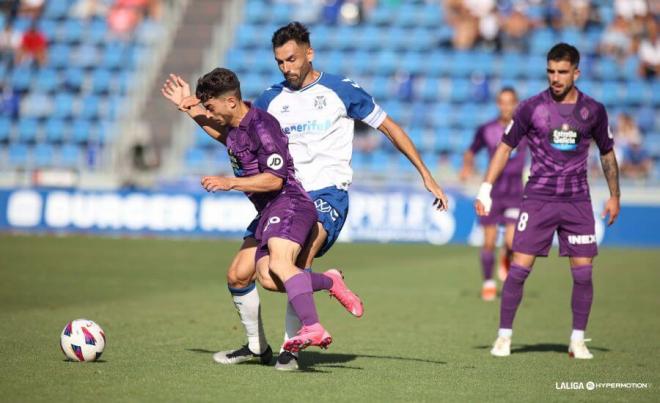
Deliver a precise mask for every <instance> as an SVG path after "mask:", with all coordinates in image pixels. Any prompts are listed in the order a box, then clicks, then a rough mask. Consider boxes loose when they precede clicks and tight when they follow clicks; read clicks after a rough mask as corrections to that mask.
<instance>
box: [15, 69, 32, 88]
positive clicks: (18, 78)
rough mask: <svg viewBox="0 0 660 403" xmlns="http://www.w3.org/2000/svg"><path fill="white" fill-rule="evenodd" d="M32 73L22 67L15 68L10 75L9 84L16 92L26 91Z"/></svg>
mask: <svg viewBox="0 0 660 403" xmlns="http://www.w3.org/2000/svg"><path fill="white" fill-rule="evenodd" d="M32 75H33V74H32V71H31V70H30V69H29V68H27V67H24V66H17V67H15V68H14V70H13V71H12V73H11V78H10V80H11V84H12V87H14V89H15V90H16V91H26V90H27V89H28V87H29V86H30V82H31V81H32Z"/></svg>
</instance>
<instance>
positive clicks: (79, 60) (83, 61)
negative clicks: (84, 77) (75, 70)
mask: <svg viewBox="0 0 660 403" xmlns="http://www.w3.org/2000/svg"><path fill="white" fill-rule="evenodd" d="M70 58H71V60H70V62H69V63H71V62H73V65H74V66H78V67H86V68H90V67H96V65H98V62H99V51H98V49H97V48H96V46H93V45H89V44H82V45H80V46H77V47H75V48H74V49H73V50H72V51H71V56H70Z"/></svg>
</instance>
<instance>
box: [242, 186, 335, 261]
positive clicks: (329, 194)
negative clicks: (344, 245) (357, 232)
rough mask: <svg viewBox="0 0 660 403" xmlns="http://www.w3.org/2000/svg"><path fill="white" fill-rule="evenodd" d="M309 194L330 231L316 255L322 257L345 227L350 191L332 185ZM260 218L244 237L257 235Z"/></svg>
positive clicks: (250, 226) (248, 228) (320, 219)
mask: <svg viewBox="0 0 660 403" xmlns="http://www.w3.org/2000/svg"><path fill="white" fill-rule="evenodd" d="M307 194H308V195H309V197H310V198H311V199H312V201H314V206H315V207H316V213H317V214H318V222H320V223H321V225H323V229H325V231H326V232H327V233H328V238H327V239H326V240H325V243H324V244H323V247H322V248H321V250H319V252H318V253H317V254H316V256H315V257H321V256H323V255H324V254H325V253H326V252H327V251H328V250H330V248H331V247H332V245H334V243H335V242H336V241H337V238H339V233H340V232H341V229H342V228H343V227H344V223H345V222H346V217H347V216H348V192H347V191H345V190H341V189H337V188H336V187H334V186H330V187H327V188H323V189H319V190H313V191H311V192H307ZM259 218H260V217H259V216H257V217H256V218H255V219H254V220H253V221H252V222H251V223H250V225H249V226H248V227H247V229H246V230H245V234H243V239H245V238H254V237H255V234H256V231H257V225H258V224H259Z"/></svg>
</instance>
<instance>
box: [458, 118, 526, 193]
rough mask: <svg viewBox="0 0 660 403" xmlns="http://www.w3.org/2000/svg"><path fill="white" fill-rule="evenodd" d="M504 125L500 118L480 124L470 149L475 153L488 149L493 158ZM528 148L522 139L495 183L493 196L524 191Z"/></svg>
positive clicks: (500, 139)
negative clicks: (523, 179)
mask: <svg viewBox="0 0 660 403" xmlns="http://www.w3.org/2000/svg"><path fill="white" fill-rule="evenodd" d="M503 134H504V126H503V125H502V123H500V120H499V119H494V120H491V121H490V122H488V123H486V124H484V125H482V126H479V128H478V129H477V132H476V133H475V135H474V139H473V140H472V144H471V145H470V151H472V153H473V154H476V153H478V152H479V151H480V150H481V149H482V148H486V150H487V151H488V157H489V158H493V154H495V150H497V146H498V145H499V144H500V141H502V135H503ZM526 149H527V144H526V141H524V140H523V141H522V142H521V143H520V144H519V145H518V148H517V149H516V150H514V151H513V152H512V153H511V156H510V157H509V161H508V162H507V163H506V166H505V167H504V171H502V175H500V177H499V178H497V180H496V181H495V183H494V184H493V190H492V191H491V195H492V196H493V197H502V196H507V197H508V196H511V197H520V196H521V195H522V192H523V184H522V172H523V169H524V168H525V151H526Z"/></svg>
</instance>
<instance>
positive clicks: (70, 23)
mask: <svg viewBox="0 0 660 403" xmlns="http://www.w3.org/2000/svg"><path fill="white" fill-rule="evenodd" d="M83 34H84V29H83V25H82V22H81V21H80V20H77V19H67V20H65V21H64V23H63V24H61V25H59V26H58V28H57V33H56V38H57V40H58V41H60V42H69V43H80V42H82V41H83V39H84V35H83Z"/></svg>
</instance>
